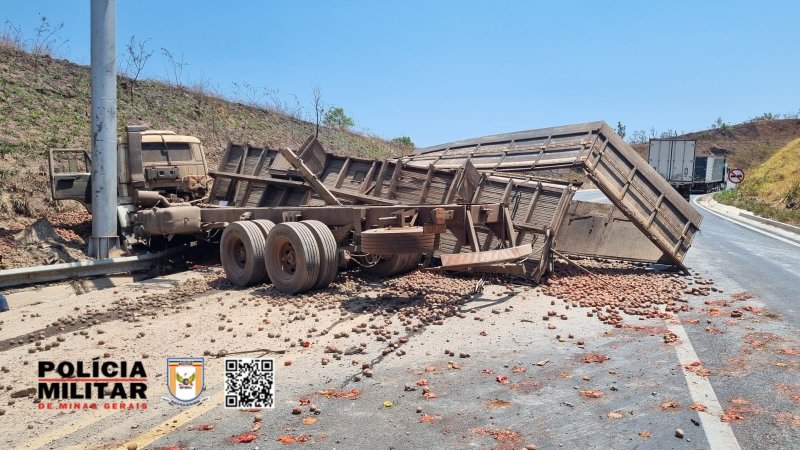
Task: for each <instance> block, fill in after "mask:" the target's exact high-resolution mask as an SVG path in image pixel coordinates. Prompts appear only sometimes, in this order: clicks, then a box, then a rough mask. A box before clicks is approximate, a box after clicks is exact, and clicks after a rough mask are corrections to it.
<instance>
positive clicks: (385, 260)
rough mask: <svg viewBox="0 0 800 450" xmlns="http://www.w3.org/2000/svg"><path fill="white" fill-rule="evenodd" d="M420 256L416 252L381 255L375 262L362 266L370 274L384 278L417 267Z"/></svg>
mask: <svg viewBox="0 0 800 450" xmlns="http://www.w3.org/2000/svg"><path fill="white" fill-rule="evenodd" d="M419 260H420V256H419V254H418V253H403V254H399V255H387V256H382V257H381V260H380V261H378V263H377V264H375V265H374V266H370V267H364V270H366V271H367V273H369V274H370V275H372V276H375V277H380V278H386V277H391V276H394V275H400V274H402V273H406V272H408V271H410V270H412V269H414V268H416V267H417V264H419Z"/></svg>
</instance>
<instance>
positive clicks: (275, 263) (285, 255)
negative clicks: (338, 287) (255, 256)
mask: <svg viewBox="0 0 800 450" xmlns="http://www.w3.org/2000/svg"><path fill="white" fill-rule="evenodd" d="M266 248H267V250H266V252H265V253H266V255H265V262H266V267H267V274H268V275H269V279H270V280H272V285H273V286H275V288H276V289H278V290H279V291H281V292H285V293H287V294H297V293H300V292H305V291H307V290H309V289H311V288H312V287H313V286H314V283H316V281H317V278H318V277H319V270H320V250H319V246H318V245H317V241H316V239H315V238H314V234H312V233H311V230H310V229H309V228H308V227H307V226H306V225H303V224H302V223H299V222H285V223H281V224H278V225H275V227H274V228H273V229H272V231H270V233H269V236H267V242H266Z"/></svg>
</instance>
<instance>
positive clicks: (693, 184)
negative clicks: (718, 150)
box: [647, 139, 726, 200]
mask: <svg viewBox="0 0 800 450" xmlns="http://www.w3.org/2000/svg"><path fill="white" fill-rule="evenodd" d="M696 144H697V143H696V141H693V140H680V139H651V140H650V148H649V150H648V152H647V162H648V163H650V165H651V166H653V168H654V169H656V171H657V172H658V173H659V174H660V175H661V176H662V177H664V179H665V180H667V181H668V182H669V184H671V185H672V187H673V188H675V190H676V191H678V192H679V193H680V194H681V195H682V196H683V197H684V198H686V199H687V200H688V199H689V195H690V194H705V193H708V192H714V191H718V190H720V189H722V188H724V187H725V172H726V171H725V158H719V157H716V156H695V147H696Z"/></svg>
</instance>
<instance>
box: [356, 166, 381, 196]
mask: <svg viewBox="0 0 800 450" xmlns="http://www.w3.org/2000/svg"><path fill="white" fill-rule="evenodd" d="M377 166H378V161H372V165H371V166H369V171H367V176H365V177H364V181H362V182H361V187H360V188H359V189H358V190H359V191H360V192H361V193H362V194H363V193H365V192H367V189H369V186H370V183H371V182H372V177H373V176H375V168H376V167H377Z"/></svg>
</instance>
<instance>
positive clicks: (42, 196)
mask: <svg viewBox="0 0 800 450" xmlns="http://www.w3.org/2000/svg"><path fill="white" fill-rule="evenodd" d="M89 79H90V71H89V67H86V66H81V65H78V64H73V63H71V62H69V61H65V60H55V59H51V58H49V57H45V56H34V55H32V54H29V53H25V52H21V51H18V50H16V49H13V48H7V47H0V219H3V218H5V219H10V218H14V219H16V218H18V217H19V215H20V214H21V215H23V216H28V217H39V216H41V215H48V214H51V213H52V212H53V210H54V205H52V204H51V202H50V201H49V196H50V194H49V189H50V187H49V182H48V177H47V158H46V150H47V149H48V148H52V147H56V148H67V147H71V148H89V143H90V141H89V134H90V127H91V124H90V107H91V99H90V96H89ZM130 83H131V81H130V79H127V78H125V77H120V81H119V86H120V88H119V89H118V104H119V106H118V107H119V112H118V127H119V130H120V131H122V129H123V127H124V126H125V125H126V124H131V123H137V124H138V123H143V124H146V125H149V126H151V127H152V128H159V129H170V130H174V131H176V132H178V133H180V134H188V135H193V136H197V137H199V138H200V140H201V141H202V142H203V144H204V146H205V149H206V153H207V156H208V159H209V162H210V165H211V167H216V164H217V162H218V160H219V156H220V155H221V152H222V150H223V149H224V148H225V146H226V144H227V143H228V142H230V141H236V142H247V143H250V144H253V145H266V146H273V147H275V146H289V147H293V148H297V147H298V146H299V145H300V144H302V142H303V141H304V140H305V139H306V138H307V137H308V136H309V134H311V133H313V131H314V125H313V124H312V123H309V122H305V121H302V120H297V119H295V118H292V117H289V116H286V115H283V114H279V113H275V112H272V111H268V110H264V109H259V108H253V107H249V106H245V105H242V104H238V103H232V102H229V101H225V100H223V99H220V98H218V97H214V96H211V95H206V94H205V93H203V92H197V91H196V90H189V89H185V88H176V87H173V86H171V85H168V84H165V83H162V82H159V81H150V80H147V81H140V82H138V83H136V85H135V88H134V95H133V97H131V95H130V92H129V88H130ZM320 140H321V141H322V143H323V144H324V145H325V147H326V148H327V149H328V150H329V151H332V152H334V153H339V154H351V155H357V156H368V157H377V158H382V157H385V156H388V155H390V154H398V153H400V152H402V148H401V147H399V146H397V145H395V144H391V143H389V142H386V141H384V140H381V139H376V138H372V137H367V136H362V135H359V134H355V133H350V132H346V131H339V130H333V129H323V130H322V131H321V132H320Z"/></svg>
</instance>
